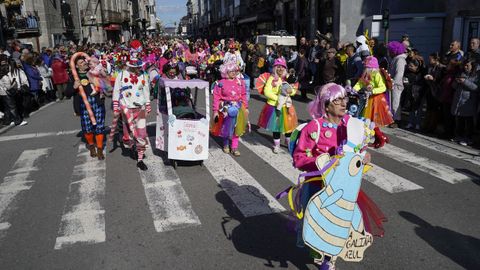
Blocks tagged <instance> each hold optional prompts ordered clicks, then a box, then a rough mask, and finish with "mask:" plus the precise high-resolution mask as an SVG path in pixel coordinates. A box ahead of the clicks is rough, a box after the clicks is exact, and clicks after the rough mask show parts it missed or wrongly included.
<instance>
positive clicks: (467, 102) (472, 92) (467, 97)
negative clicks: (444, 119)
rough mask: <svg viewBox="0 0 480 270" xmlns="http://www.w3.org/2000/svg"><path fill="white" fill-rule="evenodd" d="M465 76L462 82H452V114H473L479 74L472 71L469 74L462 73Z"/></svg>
mask: <svg viewBox="0 0 480 270" xmlns="http://www.w3.org/2000/svg"><path fill="white" fill-rule="evenodd" d="M462 75H463V76H465V77H466V78H465V81H464V82H463V83H458V82H456V81H454V82H453V84H452V87H453V89H455V93H454V95H453V102H452V107H451V113H452V115H454V116H465V117H468V116H475V115H476V113H477V106H478V90H479V89H478V82H479V74H478V73H477V72H472V73H471V74H468V75H467V74H465V73H464V74H462Z"/></svg>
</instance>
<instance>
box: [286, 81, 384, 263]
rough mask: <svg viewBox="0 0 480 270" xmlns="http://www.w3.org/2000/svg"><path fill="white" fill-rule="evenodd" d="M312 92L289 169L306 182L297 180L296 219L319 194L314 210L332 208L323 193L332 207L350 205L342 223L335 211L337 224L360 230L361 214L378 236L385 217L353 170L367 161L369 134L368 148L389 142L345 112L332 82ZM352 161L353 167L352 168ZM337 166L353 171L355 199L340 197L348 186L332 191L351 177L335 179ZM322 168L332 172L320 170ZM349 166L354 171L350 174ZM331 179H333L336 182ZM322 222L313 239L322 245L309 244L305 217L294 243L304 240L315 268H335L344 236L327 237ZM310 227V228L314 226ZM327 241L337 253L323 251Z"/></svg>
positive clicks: (344, 103) (338, 89) (367, 123)
mask: <svg viewBox="0 0 480 270" xmlns="http://www.w3.org/2000/svg"><path fill="white" fill-rule="evenodd" d="M317 93H318V94H317V97H316V98H315V100H314V101H312V102H311V103H310V104H309V106H308V110H309V112H310V114H311V116H312V117H313V120H312V121H310V122H309V123H308V124H306V125H305V126H304V127H303V129H301V133H300V136H299V137H298V141H297V142H296V145H295V147H294V150H293V164H294V167H296V168H298V169H300V170H302V171H306V172H307V173H305V174H304V177H305V182H303V183H302V184H301V191H299V193H298V195H299V196H300V197H299V199H298V200H297V201H298V202H299V203H300V206H299V207H300V208H301V209H302V211H301V213H302V215H300V216H298V217H299V218H303V211H304V210H305V211H306V212H305V217H306V218H311V216H313V214H312V215H310V212H309V211H310V210H311V209H310V208H311V207H312V206H313V205H314V204H311V199H312V198H313V197H322V200H323V201H324V204H322V206H321V208H318V211H320V213H321V215H322V213H325V211H327V210H328V211H333V210H331V209H329V207H330V206H331V205H332V204H329V203H327V202H326V201H327V200H328V198H327V197H331V198H330V199H331V200H330V202H332V201H333V206H334V207H333V208H335V205H339V204H342V205H343V206H342V207H345V209H347V208H348V209H351V212H349V213H351V214H352V217H351V218H352V219H351V220H349V221H344V220H343V219H344V216H343V215H340V216H341V217H342V218H341V219H342V220H341V221H340V223H342V224H347V223H349V222H351V223H350V224H348V226H347V227H346V228H350V229H352V228H351V227H350V226H352V227H353V228H354V229H355V228H356V229H355V230H356V231H357V232H358V228H360V232H361V228H362V226H360V225H361V224H362V221H359V219H358V217H359V216H358V215H360V216H361V217H362V219H363V225H364V228H365V230H366V231H367V232H368V233H371V234H374V235H380V236H382V235H383V228H382V224H381V223H382V222H383V221H385V218H384V216H383V213H382V212H381V211H380V210H379V209H378V207H377V206H376V205H375V203H373V201H371V199H369V198H368V196H366V195H365V193H364V192H362V191H361V190H359V183H360V179H361V178H358V177H360V176H359V175H358V173H359V170H360V169H361V168H363V166H365V165H363V164H367V163H369V162H370V155H369V154H368V153H365V152H364V151H365V146H366V145H367V144H368V143H370V140H371V136H372V135H373V136H374V137H375V142H374V144H373V146H374V147H376V148H378V147H382V146H383V145H384V144H385V142H388V138H387V137H386V136H385V135H383V133H382V132H381V131H380V129H379V128H378V127H375V128H374V129H372V128H373V124H372V123H371V122H370V121H369V120H365V122H364V121H362V120H360V119H357V118H353V117H351V116H350V115H348V114H347V113H346V106H347V102H348V97H347V93H346V91H345V89H344V88H343V87H342V86H340V85H337V84H335V83H329V84H326V85H324V86H322V87H321V88H320V89H319V90H318V91H317ZM350 122H351V123H350ZM351 126H354V127H355V128H351ZM364 134H366V135H364ZM352 137H356V138H361V141H356V142H355V143H354V144H353V143H352V139H351V138H352ZM344 150H345V151H344ZM347 152H348V153H347ZM352 155H353V158H352V159H351V160H350V159H349V157H352ZM355 159H357V160H355ZM352 161H354V162H352ZM342 162H343V164H342ZM348 164H350V166H345V165H348ZM352 164H353V166H351V165H352ZM329 166H330V167H329ZM342 166H343V167H347V170H348V171H349V174H350V176H351V177H353V176H354V175H355V176H356V177H357V182H356V183H357V188H358V189H357V192H358V197H356V194H357V193H355V192H354V193H353V197H354V198H353V199H350V200H345V199H342V198H344V197H345V196H347V195H348V188H345V190H344V192H343V193H341V194H340V193H338V192H335V190H332V188H333V189H336V188H338V187H339V186H342V185H345V181H350V180H351V179H350V178H349V177H350V176H348V174H347V175H344V176H342V177H344V178H345V179H344V178H342V177H340V178H338V177H337V178H335V175H338V174H336V173H337V172H336V171H335V172H334V170H336V169H342ZM326 168H328V169H331V170H325V169H326ZM343 169H345V168H343ZM352 170H354V171H355V172H352ZM329 174H330V175H329ZM332 174H333V179H332V178H330V179H329V176H332ZM319 175H321V176H322V177H321V178H320V177H317V179H315V176H319ZM333 183H335V185H334V184H333ZM326 184H327V186H325V185H326ZM347 184H348V185H354V184H353V182H351V183H350V182H348V183H347ZM358 190H359V191H358ZM332 193H336V195H340V196H342V198H340V199H338V197H337V198H336V200H335V199H334V198H333V197H334V196H331V195H332ZM337 193H338V194H337ZM319 194H320V196H319ZM328 194H330V195H328ZM350 195H352V194H350ZM314 199H315V198H314ZM317 202H318V201H317ZM353 205H358V208H355V209H354V208H353V207H350V206H353ZM342 211H343V210H342ZM354 213H356V215H355V214H354ZM327 214H328V213H327ZM344 214H345V215H346V216H348V213H347V212H344ZM297 215H298V214H297ZM334 215H335V214H334ZM325 216H328V215H325ZM330 216H331V214H330ZM355 218H357V222H353V221H352V220H355ZM327 219H328V218H327ZM333 220H336V221H338V220H340V218H338V217H337V218H336V219H335V218H333ZM330 221H331V220H330ZM325 223H329V221H325V222H324V223H321V224H319V226H320V227H321V228H322V229H323V230H325V231H324V232H321V231H315V233H314V235H313V237H317V236H315V235H318V237H320V238H321V239H323V240H319V241H320V242H322V241H324V242H323V243H324V244H325V245H314V244H312V242H310V241H311V239H312V234H311V232H312V231H311V230H312V227H311V226H310V224H311V223H310V221H309V220H304V221H303V223H299V225H300V226H299V228H298V229H299V243H298V245H299V246H302V247H303V246H304V241H305V244H307V245H308V246H309V247H311V248H312V256H313V257H314V259H315V262H316V263H317V264H319V269H335V259H336V258H337V257H342V255H341V254H343V253H340V251H338V250H342V251H343V250H345V249H347V248H344V247H345V246H344V244H345V239H344V238H340V237H333V238H332V237H330V236H331V235H329V233H331V232H330V231H328V229H326V228H325V227H323V225H324V224H325ZM302 224H303V226H302ZM327 225H328V224H327ZM305 226H307V227H305ZM345 226H346V225H343V227H345ZM320 227H317V228H320ZM330 228H332V227H330ZM309 230H310V231H309ZM313 230H315V228H314V229H313ZM345 230H346V231H345V232H348V229H345ZM347 235H348V233H347ZM367 236H368V235H367ZM370 237H371V235H370ZM347 238H348V236H347ZM317 239H318V238H317ZM332 239H335V241H332ZM332 242H335V244H336V247H334V248H336V249H337V252H332V251H331V250H330V249H328V247H330V246H329V245H330V244H331V243H332ZM329 243H330V244H329ZM342 258H344V257H342ZM344 259H345V258H344Z"/></svg>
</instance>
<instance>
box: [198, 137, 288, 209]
mask: <svg viewBox="0 0 480 270" xmlns="http://www.w3.org/2000/svg"><path fill="white" fill-rule="evenodd" d="M209 152H210V153H209V158H208V159H207V160H206V161H205V162H204V165H205V166H206V167H207V169H208V170H209V171H210V173H211V174H212V176H213V178H215V181H217V183H218V184H219V185H220V186H221V187H222V189H223V190H224V191H225V192H226V193H227V195H228V196H229V197H230V198H231V199H232V201H233V203H235V205H236V206H237V208H238V209H239V210H240V212H241V213H242V214H243V216H244V217H252V216H258V215H265V214H272V213H278V212H283V211H285V208H283V206H282V205H281V204H280V203H279V202H278V201H277V200H276V199H275V198H274V197H273V196H272V195H271V194H270V193H268V192H267V191H266V190H265V189H264V188H263V187H262V186H261V185H260V184H259V183H258V182H257V181H256V180H255V179H254V178H253V176H251V175H250V174H249V173H248V172H247V171H246V170H245V169H244V168H243V167H242V166H240V164H238V163H237V162H236V161H235V160H234V159H233V157H232V156H230V155H227V154H225V153H223V151H222V149H220V148H219V147H218V145H217V144H216V143H215V142H214V141H213V140H210V151H209Z"/></svg>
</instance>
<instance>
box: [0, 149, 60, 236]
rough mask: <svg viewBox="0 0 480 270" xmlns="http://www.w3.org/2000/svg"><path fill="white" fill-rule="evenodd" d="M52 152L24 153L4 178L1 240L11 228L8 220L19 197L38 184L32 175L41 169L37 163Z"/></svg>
mask: <svg viewBox="0 0 480 270" xmlns="http://www.w3.org/2000/svg"><path fill="white" fill-rule="evenodd" d="M50 152H51V149H50V148H42V149H35V150H25V151H23V152H22V154H21V155H20V157H19V158H18V159H17V161H16V162H15V164H13V167H12V169H11V170H10V171H9V172H8V173H7V175H6V176H5V178H3V182H2V184H0V238H2V237H3V236H4V235H5V233H6V230H8V228H10V226H11V224H10V223H9V222H8V219H9V216H10V213H11V212H12V211H14V210H15V208H16V206H15V204H16V202H18V197H19V196H21V193H24V192H25V191H27V190H29V189H30V188H32V186H33V184H35V182H36V179H34V178H32V175H31V174H32V173H33V172H36V171H39V170H40V168H38V167H37V166H35V163H36V162H37V161H38V160H39V159H40V158H42V157H44V156H47V155H49V153H50Z"/></svg>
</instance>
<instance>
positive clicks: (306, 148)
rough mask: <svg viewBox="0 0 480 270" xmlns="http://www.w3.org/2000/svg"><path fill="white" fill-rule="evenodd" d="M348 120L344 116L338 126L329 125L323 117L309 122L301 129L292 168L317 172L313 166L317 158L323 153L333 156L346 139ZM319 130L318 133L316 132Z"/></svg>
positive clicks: (347, 117) (347, 116)
mask: <svg viewBox="0 0 480 270" xmlns="http://www.w3.org/2000/svg"><path fill="white" fill-rule="evenodd" d="M349 119H350V116H349V115H345V116H344V117H343V119H342V122H341V123H340V124H339V125H336V124H333V123H329V122H328V121H326V120H325V119H324V118H323V117H321V118H317V119H316V121H315V120H312V121H310V123H308V124H307V125H306V126H305V127H304V128H303V129H302V133H301V134H300V138H299V139H298V143H297V147H296V148H295V151H294V153H293V164H294V167H296V168H298V169H300V170H302V171H309V172H310V171H316V170H318V168H317V166H316V165H315V160H316V159H317V157H318V156H320V155H321V154H323V153H328V154H330V156H333V155H335V154H336V151H337V147H338V146H339V145H342V142H343V141H344V140H346V139H347V123H348V120H349ZM317 121H318V124H317ZM319 129H320V132H318V130H319ZM319 133H320V134H319ZM317 138H318V139H317ZM315 141H317V142H315Z"/></svg>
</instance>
